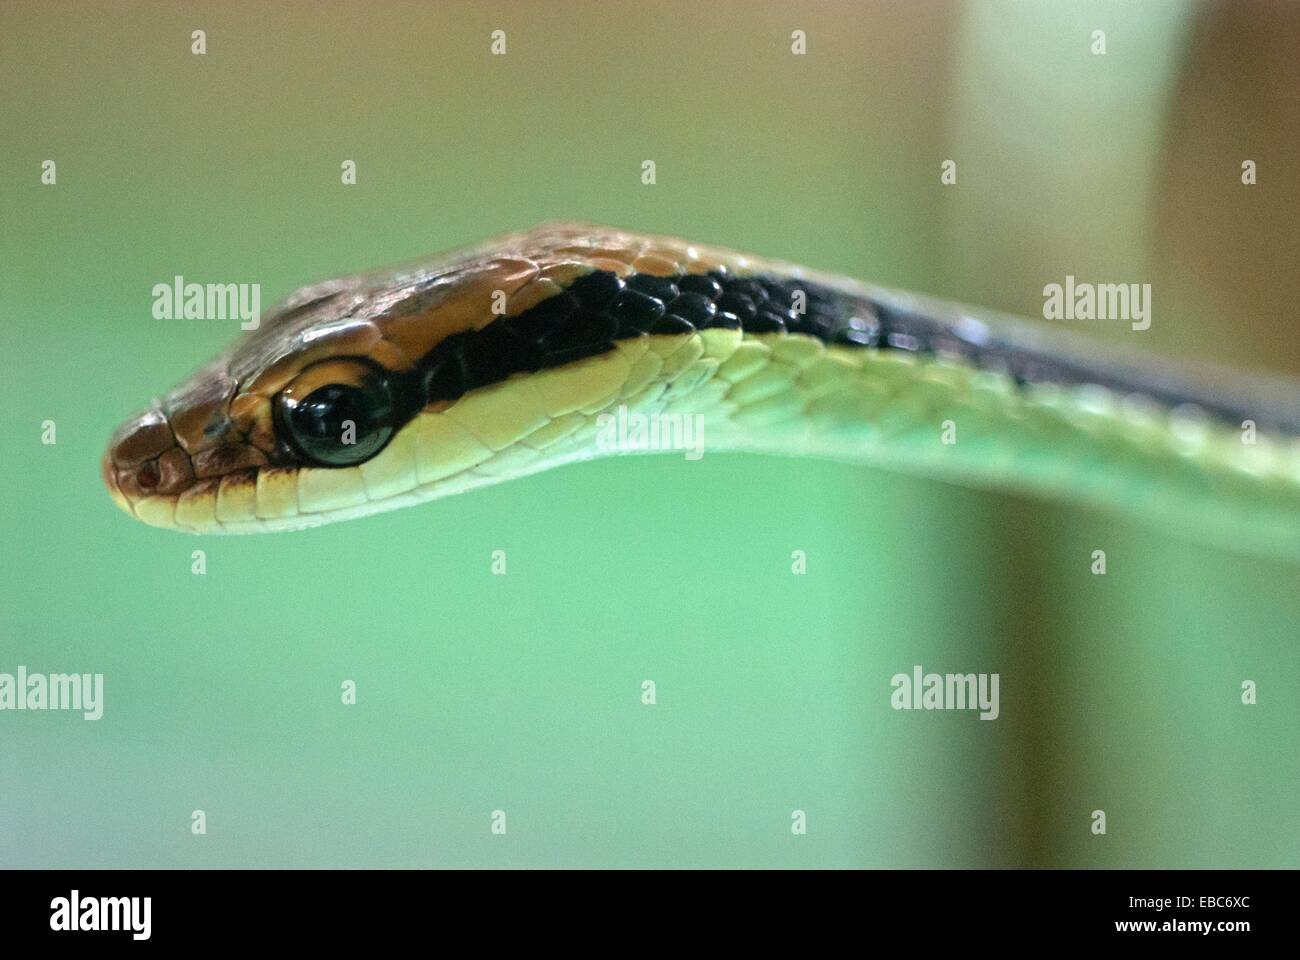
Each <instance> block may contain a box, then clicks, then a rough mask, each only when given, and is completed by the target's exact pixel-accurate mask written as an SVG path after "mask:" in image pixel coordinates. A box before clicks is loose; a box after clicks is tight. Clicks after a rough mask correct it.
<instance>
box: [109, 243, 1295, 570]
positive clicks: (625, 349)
mask: <svg viewBox="0 0 1300 960" xmlns="http://www.w3.org/2000/svg"><path fill="white" fill-rule="evenodd" d="M619 423H622V424H627V423H633V424H640V425H642V426H644V425H645V424H647V423H649V424H651V425H654V424H661V425H662V426H663V429H662V431H660V435H659V437H658V439H659V441H660V442H659V447H660V448H663V449H680V443H679V442H678V441H680V440H681V434H682V429H683V425H686V426H690V425H692V424H697V425H698V429H697V439H701V444H700V446H701V451H703V450H705V449H707V450H708V451H709V452H713V451H723V452H744V453H751V454H754V453H756V454H767V455H783V456H795V457H814V458H821V459H828V460H835V461H842V462H848V463H855V464H861V465H864V466H866V467H869V468H874V469H880V470H888V471H892V472H895V473H900V474H902V475H904V476H907V477H912V478H916V479H921V480H939V481H941V482H943V483H946V484H952V485H957V486H965V487H973V488H980V489H988V490H994V491H1004V492H1009V493H1012V494H1018V495H1026V496H1029V497H1031V498H1040V499H1047V500H1056V501H1062V502H1065V503H1069V504H1074V505H1078V506H1079V507H1081V508H1083V509H1084V510H1085V511H1092V512H1093V513H1097V512H1101V513H1110V514H1118V515H1121V516H1123V517H1128V518H1131V519H1132V520H1134V521H1135V522H1137V523H1138V524H1140V525H1143V526H1144V528H1146V529H1155V528H1159V529H1160V530H1162V531H1163V532H1166V533H1170V532H1171V533H1174V534H1175V535H1179V536H1182V537H1185V538H1190V539H1192V540H1195V541H1199V542H1202V543H1206V544H1210V545H1213V546H1217V547H1224V548H1227V549H1230V550H1234V551H1244V552H1247V553H1254V554H1259V555H1264V556H1268V557H1272V558H1282V559H1284V560H1285V561H1287V562H1291V561H1300V392H1298V391H1297V389H1296V387H1295V385H1294V384H1293V383H1290V382H1288V381H1285V380H1277V381H1266V380H1263V379H1261V378H1253V379H1251V378H1246V377H1244V376H1242V375H1240V374H1233V373H1228V372H1225V371H1222V370H1218V369H1216V368H1212V367H1208V366H1200V367H1194V366H1188V365H1186V364H1184V365H1173V364H1171V363H1169V362H1168V361H1162V360H1157V359H1156V358H1153V357H1151V356H1149V355H1146V354H1143V353H1140V352H1138V351H1136V350H1120V349H1118V348H1117V347H1108V348H1106V349H1103V347H1102V345H1101V344H1100V343H1097V342H1093V341H1090V340H1088V339H1087V338H1084V337H1082V336H1080V335H1079V334H1078V333H1076V332H1072V331H1068V330H1063V329H1056V328H1051V327H1048V326H1046V325H1045V324H1038V323H1031V322H1029V321H1024V320H1019V319H1017V318H1015V317H1011V316H1007V315H1003V314H999V313H996V312H994V311H990V310H983V309H977V308H970V307H965V306H962V305H960V304H956V303H952V302H949V301H945V300H941V299H935V298H928V297H925V296H923V295H919V294H913V293H907V292H903V291H897V290H892V289H889V288H885V287H877V286H873V285H870V284H867V283H863V282H860V281H858V280H855V279H852V278H849V277H844V276H838V275H834V274H831V273H826V272H819V271H816V270H812V269H808V268H804V267H800V266H797V265H795V264H792V263H788V262H786V261H783V260H778V259H769V258H764V257H761V256H756V255H751V254H744V253H739V252H736V251H734V250H731V249H728V248H725V247H719V246H710V245H704V244H696V243H691V242H688V241H685V240H681V239H677V238H674V237H669V236H659V235H653V234H645V233H640V232H637V231H633V230H625V229H618V228H613V227H605V226H599V225H596V224H590V223H578V222H558V223H547V224H543V225H541V226H538V227H535V228H533V229H530V230H524V231H520V232H516V233H511V234H508V235H505V236H501V237H497V238H494V239H492V240H488V241H486V242H484V243H481V244H477V245H474V246H472V247H468V248H462V249H458V250H454V251H451V252H447V253H443V254H440V255H437V256H434V257H431V258H428V259H426V260H424V261H422V262H419V263H414V264H410V265H407V266H402V267H396V268H391V269H386V270H382V271H377V272H369V273H361V274H356V275H352V276H348V277H342V278H338V279H334V280H329V281H326V282H323V283H317V284H313V285H310V286H307V287H304V288H302V289H300V290H298V291H297V292H296V293H293V294H292V295H290V296H289V297H287V298H286V299H285V300H283V301H282V302H281V303H279V304H277V305H276V306H275V307H273V308H271V309H270V310H268V311H267V313H266V315H265V316H263V317H262V318H260V322H259V323H258V325H257V327H256V329H253V330H250V331H248V332H246V333H244V334H243V335H242V336H241V337H239V338H238V339H236V340H235V341H234V342H233V343H232V344H231V345H230V346H229V347H228V348H227V349H226V350H225V351H223V352H222V353H221V354H220V355H219V356H217V357H216V358H215V359H214V360H212V361H211V362H209V363H207V364H205V365H203V366H202V367H200V368H199V369H198V370H197V371H196V372H194V373H193V374H192V375H191V376H190V377H188V378H187V379H185V380H184V381H183V382H181V383H180V384H179V385H178V386H176V387H175V388H173V389H172V390H170V391H169V392H167V393H166V394H164V395H162V396H161V397H159V398H156V399H154V400H153V401H152V402H151V403H149V404H148V405H147V406H146V407H145V408H144V409H143V410H140V411H139V412H138V413H136V414H135V415H133V416H131V417H129V418H128V419H126V420H125V422H123V423H122V424H121V425H120V426H119V427H118V428H117V430H116V431H115V432H114V433H113V435H112V437H111V439H110V442H109V445H108V449H107V452H106V453H105V454H104V456H103V459H102V465H101V472H102V476H103V480H104V482H105V484H106V486H107V488H108V491H109V493H110V495H111V497H112V499H113V500H114V502H116V504H117V505H118V506H119V507H121V508H122V509H123V510H124V511H126V512H127V513H128V514H130V515H131V516H132V517H134V518H136V519H138V520H141V521H144V522H145V523H146V524H150V525H153V526H155V527H164V528H168V529H171V530H178V531H186V532H190V533H194V534H228V533H266V532H274V531H291V530H301V529H304V528H310V527H316V526H320V525H322V524H326V523H331V522H334V521H338V520H347V519H353V518H358V517H364V516H367V515H370V514H375V513H379V512H381V511H387V510H394V509H397V508H401V507H407V506H412V505H415V504H419V503H423V502H425V501H429V500H434V499H437V498H441V497H446V496H449V495H452V494H459V493H464V492H467V491H470V490H473V489H475V488H478V487H482V486H485V485H488V484H494V483H498V482H501V481H505V480H510V479H515V478H519V477H523V476H527V475H529V474H534V473H537V472H539V471H543V470H549V469H551V468H554V467H558V466H561V465H565V464H572V463H577V462H581V461H585V460H591V459H594V458H597V457H603V456H608V455H612V454H618V453H627V452H644V451H645V448H646V447H647V446H650V444H648V443H646V442H645V440H646V437H647V436H649V437H654V435H655V434H654V431H651V432H650V433H649V434H646V433H645V431H644V430H643V431H642V432H641V434H639V435H634V434H636V431H630V432H628V433H627V435H626V436H623V435H616V434H617V431H615V430H614V429H613V428H612V426H611V425H616V424H619ZM674 444H676V446H674ZM773 496H774V498H776V499H780V498H781V497H782V496H783V494H782V493H781V492H780V491H773Z"/></svg>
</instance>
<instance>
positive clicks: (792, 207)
mask: <svg viewBox="0 0 1300 960" xmlns="http://www.w3.org/2000/svg"><path fill="white" fill-rule="evenodd" d="M1298 10H1300V6H1298V5H1295V4H1269V3H1263V2H1258V3H1240V4H1226V3H1225V4H1222V5H1216V4H1211V5H1201V4H1193V3H1161V2H1151V3H1142V4H1133V3H1122V4H1102V3H1077V4H1076V3H1041V4H1024V3H974V4H960V5H954V4H945V3H904V2H901V0H900V2H895V3H887V4H864V3H793V4H783V5H781V6H780V8H778V7H777V6H776V5H771V6H768V5H758V4H753V5H741V4H735V3H725V4H710V5H701V4H696V3H675V4H659V3H657V4H645V3H598V4H597V3H563V4H561V3H546V4H542V3H528V4H523V3H509V4H507V3H495V4H493V3H474V4H452V3H438V4H416V3H410V4H397V3H388V4H385V3H368V4H356V5H352V6H345V5H334V4H312V5H306V4H301V5H299V4H293V5H291V4H287V3H282V4H268V3H260V2H259V3H248V4H242V5H241V4H233V3H220V4H218V3H213V2H205V3H194V4H187V5H185V6H184V7H173V6H172V5H168V4H162V3H157V4H121V3H81V4H54V5H49V4H37V3H5V4H4V5H3V6H0V96H2V101H0V102H2V103H3V107H2V108H0V184H3V187H2V190H3V194H2V207H0V216H2V218H3V229H0V265H2V266H0V271H2V273H0V276H2V277H3V286H0V343H3V351H4V357H5V365H6V375H5V376H4V377H3V378H2V379H0V383H2V386H0V390H3V398H2V399H3V410H4V415H3V418H0V431H2V433H0V440H2V443H3V446H2V447H0V449H2V450H3V455H4V463H5V468H6V469H5V476H6V478H7V484H8V487H9V493H8V495H7V496H5V497H4V498H3V499H2V500H0V504H2V506H0V510H2V511H3V527H2V529H3V531H4V535H3V543H4V549H3V567H2V568H0V583H2V584H3V587H2V588H0V596H2V598H3V609H2V611H0V614H2V621H0V623H2V633H0V671H4V672H13V671H14V670H15V668H16V667H17V666H18V665H19V664H23V665H25V666H26V667H27V668H28V669H29V670H31V671H43V672H63V671H77V672H102V673H103V674H104V675H105V687H106V691H105V699H106V704H105V716H104V718H103V719H102V720H100V721H98V722H94V723H92V722H86V721H84V720H82V719H81V718H80V716H79V715H74V714H66V713H52V712H51V713H11V712H8V711H6V712H4V713H0V866H9V867H42V866H56V867H73V866H78V867H86V866H91V867H143V866H165V867H178V866H183V867H204V866H210V867H237V866H285V867H287V866H312V867H315V866H321V867H325V866H331V867H333V866H507V865H509V866H539V867H540V866H691V867H695V866H700V867H702V866H841V867H847V866H908V867H911V866H958V867H976V866H1112V867H1120V866H1143V867H1176V866H1195V867H1246V866H1256V865H1266V866H1297V865H1300V804H1298V803H1297V796H1296V787H1297V783H1300V756H1298V754H1297V746H1296V744H1297V738H1296V729H1297V726H1298V724H1300V670H1298V669H1297V667H1298V666H1300V662H1298V659H1300V658H1298V657H1297V636H1296V625H1297V623H1300V590H1297V586H1298V585H1300V571H1298V570H1297V569H1296V568H1295V567H1293V566H1286V565H1283V564H1280V563H1278V564H1272V563H1268V562H1265V561H1261V560H1253V559H1247V558H1242V557H1237V556H1233V555H1231V554H1229V553H1226V552H1216V551H1213V550H1209V549H1205V548H1201V547H1197V546H1195V545H1190V544H1187V543H1183V542H1180V541H1178V540H1175V539H1172V538H1167V537H1164V536H1161V535H1157V534H1154V533H1152V532H1151V531H1148V530H1146V529H1144V528H1142V527H1139V526H1136V525H1133V524H1130V523H1127V522H1123V521H1120V520H1115V519H1110V518H1107V517H1102V516H1100V515H1097V514H1092V513H1085V512H1082V511H1076V510H1071V509H1068V508H1064V507H1056V506H1045V505H1041V504H1037V503H1031V502H1028V501H1022V500H1018V499H1013V498H1010V497H1001V496H996V495H992V494H982V493H974V492H969V491H965V490H958V489H954V488H951V487H947V486H943V485H940V484H937V483H931V482H924V481H920V480H916V479H909V478H903V477H898V476H892V475H887V474H883V473H874V472H871V471H869V470H865V469H860V468H855V467H848V466H842V465H834V464H824V463H815V462H804V461H798V460H780V459H761V458H749V457H742V456H726V455H716V454H714V455H706V456H705V457H704V458H703V459H702V460H701V461H699V462H694V463H692V462H688V461H686V460H685V459H683V458H681V457H678V456H669V457H659V458H653V457H652V458H634V459H627V460H609V461H604V462H594V463H590V464H585V465H580V466H575V467H569V468H565V469H562V470H557V471H553V472H550V473H546V474H542V475H539V476H536V477H533V478H529V479H527V480H522V481H519V482H516V483H511V484H506V485H503V486H499V487H493V488H489V489H486V490H483V491H481V492H477V493H474V494H472V495H468V496H464V497H459V498H454V499H450V500H444V501H439V502H437V503H434V504H430V505H426V506H424V507H421V508H418V509H414V510H405V511H399V512H396V513H389V514H383V515H380V516H376V517H373V518H370V519H366V520H363V521H358V522H354V523H347V524H342V525H335V526H330V527H326V528H323V529H319V530H313V531H307V532H304V533H301V534H295V535H284V536H271V537H254V538H234V539H221V538H205V539H192V538H188V537H183V536H179V535H175V534H171V533H167V532H163V531H159V530H155V529H152V528H149V527H146V526H144V525H141V524H136V523H132V522H130V521H129V520H128V519H127V518H126V517H124V516H122V514H121V513H120V512H119V511H118V510H117V509H116V508H114V507H113V505H112V504H111V502H110V501H109V499H108V497H107V495H106V494H105V493H104V491H103V490H102V489H101V486H100V481H99V477H98V461H99V456H100V454H101V452H102V450H103V447H104V445H105V442H106V440H107V437H108V434H109V432H110V431H111V430H112V428H113V427H114V426H115V425H116V424H117V422H119V421H120V420H121V419H122V418H123V417H124V416H125V415H126V414H128V413H130V412H131V411H132V410H134V409H136V408H137V407H138V406H140V405H141V404H142V403H144V402H145V401H147V399H148V398H149V397H151V396H153V395H156V394H158V393H160V392H161V391H163V390H165V389H166V388H168V387H170V386H171V385H172V384H174V383H175V382H176V381H178V380H179V379H180V378H181V377H182V376H183V375H185V374H186V373H188V371H189V370H190V369H191V368H192V367H194V366H196V365H197V364H198V363H199V362H201V361H203V360H206V359H208V358H209V357H210V356H212V355H213V354H215V353H216V352H217V351H218V350H219V349H220V348H221V347H222V346H223V345H224V344H225V343H226V342H227V341H229V340H230V339H231V338H232V337H233V336H234V335H235V334H236V333H237V332H238V331H237V330H236V329H235V326H234V324H233V323H222V322H218V321H188V322H187V321H176V322H161V321H156V320H154V319H152V317H151V315H150V307H151V304H152V298H151V293H150V291H151V288H152V286H153V285H154V284H155V283H158V282H168V281H169V280H170V278H171V277H173V276H174V275H176V274H181V275H184V276H185V277H186V279H187V280H194V281H198V282H209V281H220V282H257V283H260V284H262V289H263V297H264V299H263V303H264V305H269V301H270V300H271V299H274V298H278V297H279V296H280V295H283V294H286V293H288V292H289V291H291V290H292V289H293V288H295V287H296V286H298V285H301V284H302V283H305V282H307V281H310V280H314V279H320V278H323V277H327V276H330V275H332V274H337V273H344V272H353V271H356V270H359V269H363V268H369V267H378V266H383V265H386V264H389V263H391V262H395V261H404V260H409V259H411V258H413V257H417V256H419V255H422V254H426V253H430V252H433V251H436V250H439V249H442V248H445V247H449V246H454V245H459V244H462V243H466V242H471V241H475V240H478V239H481V238H483V237H486V236H489V235H492V234H495V233H498V232H502V231H505V230H510V229H515V228H520V227H524V226H528V225H531V224H533V223H535V222H537V221H541V220H545V219H551V218H582V219H592V220H597V221H604V222H610V223H614V224H618V225H624V226H630V227H634V228H637V229H642V230H649V231H662V232H669V233H675V234H681V235H684V236H687V237H690V238H692V239H696V240H700V241H703V242H716V243H723V244H726V245H730V246H736V247H740V248H742V249H752V250H754V251H757V252H760V253H764V254H768V255H773V256H780V257H784V258H788V259H792V260H795V261H798V262H802V263H806V264H809V265H812V266H816V267H819V268H822V269H827V270H831V271H837V272H843V273H848V274H852V275H856V276H859V277H862V278H864V279H867V280H871V281H874V282H878V283H882V284H886V285H891V286H899V287H906V288H912V289H917V290H923V291H926V292H930V293H934V294H938V295H941V296H946V297H952V298H956V299H961V300H966V301H972V302H978V303H983V304H985V305H988V306H992V307H999V308H1002V309H1006V310H1010V311H1013V312H1018V313H1024V314H1029V315H1038V314H1039V311H1040V310H1041V305H1042V295H1041V289H1042V286H1043V284H1045V283H1049V282H1059V281H1060V280H1061V279H1062V278H1063V277H1064V275H1065V274H1067V273H1071V274H1074V275H1075V276H1078V277H1080V278H1094V279H1102V280H1107V281H1122V282H1130V281H1131V282H1151V283H1152V284H1153V287H1154V294H1153V297H1154V304H1155V319H1154V323H1153V325H1152V328H1151V330H1149V331H1147V332H1146V333H1145V334H1133V333H1131V332H1130V331H1128V329H1127V325H1126V324H1123V323H1119V324H1115V323H1106V322H1096V323H1082V322H1081V323H1078V324H1075V326H1077V327H1082V328H1084V332H1085V333H1087V334H1089V335H1093V336H1096V337H1098V338H1107V339H1111V340H1114V341H1117V342H1121V343H1123V344H1124V345H1125V346H1132V347H1133V348H1134V349H1141V348H1144V349H1148V350H1151V351H1154V352H1160V353H1164V354H1168V355H1173V356H1192V357H1205V358H1211V359H1219V360H1224V361H1227V362H1231V363H1233V364H1235V365H1237V366H1240V367H1254V368H1271V369H1273V370H1275V371H1280V372H1283V373H1290V374H1292V375H1295V374H1300V349H1298V347H1297V338H1296V337H1295V328H1294V322H1295V303H1296V302H1297V301H1298V299H1300V289H1298V286H1297V284H1298V280H1297V271H1296V269H1295V266H1296V264H1297V263H1300V246H1298V244H1300V241H1298V240H1297V234H1298V233H1300V231H1297V217H1298V216H1300V215H1298V214H1297V210H1300V171H1298V167H1297V158H1298V157H1300V149H1298V146H1300V120H1298V119H1297V118H1298V116H1300V111H1298V108H1297V105H1296V104H1297V101H1296V97H1295V90H1296V89H1297V85H1298V84H1297V80H1298V79H1300V78H1298V77H1297V67H1296V62H1295V57H1294V52H1295V49H1297V44H1298V43H1300V41H1298V40H1297V38H1300V22H1298V16H1297V11H1298ZM195 29H203V30H205V31H206V34H207V51H208V52H207V54H206V55H204V56H195V55H193V54H191V52H190V46H191V39H190V35H191V31H193V30H195ZM496 29H502V30H505V31H506V34H507V43H508V48H507V49H508V52H507V54H506V55H505V56H503V57H498V56H491V55H490V54H489V35H490V33H491V31H492V30H496ZM795 29H802V30H804V31H806V33H807V37H808V52H807V54H806V55H805V56H793V55H792V54H791V52H790V42H791V41H790V34H791V31H792V30H795ZM1097 29H1101V30H1105V31H1106V34H1107V53H1106V55H1105V56H1095V55H1093V54H1092V53H1091V50H1090V47H1091V45H1092V31H1093V30H1097ZM1246 158H1249V159H1254V160H1255V161H1256V162H1257V164H1258V168H1259V171H1260V172H1259V183H1258V185H1257V186H1254V187H1250V188H1245V187H1243V186H1242V185H1241V183H1240V180H1239V177H1240V163H1241V160H1242V159H1246ZM46 159H53V160H55V161H56V163H57V176H58V182H57V184H56V185H54V186H43V185H41V183H40V166H41V163H42V161H44V160H46ZM347 159H351V160H355V161H356V163H357V167H358V182H357V184H356V185H355V186H346V187H345V186H343V185H341V184H340V175H339V174H340V164H341V162H342V161H344V160H347ZM646 159H653V160H654V161H655V162H656V164H657V168H658V170H657V173H658V178H657V179H658V182H657V183H656V184H655V185H654V186H643V185H642V184H641V182H640V172H641V163H642V161H643V160H646ZM945 159H953V160H955V161H956V162H957V163H958V183H957V185H956V186H952V187H943V186H941V185H940V183H939V165H940V163H941V162H942V161H943V160H945ZM45 420H53V421H55V423H56V424H57V430H58V433H57V437H58V442H57V444H56V445H53V446H46V445H43V444H42V443H41V442H40V433H41V424H42V422H43V421H45ZM196 548H202V549H204V550H206V551H207V555H208V573H207V575H206V576H194V575H192V574H191V572H190V566H191V551H192V550H194V549H196ZM496 549H503V550H505V551H507V556H508V564H509V566H508V570H509V572H508V574H507V575H506V576H503V577H502V576H492V575H491V574H490V570H489V562H490V554H491V551H493V550H496ZM1094 549H1104V550H1106V552H1107V555H1108V573H1107V575H1106V576H1093V575H1091V573H1090V572H1089V564H1090V562H1091V552H1092V551H1093V550H1094ZM793 550H803V551H805V552H806V554H807V557H808V573H807V575H805V576H794V575H792V574H791V571H790V562H791V560H790V558H791V551H793ZM918 663H919V664H922V665H924V666H925V668H926V669H927V670H930V669H933V670H938V671H939V672H946V671H962V672H964V671H981V672H998V673H1000V674H1001V717H1000V718H999V719H998V720H997V721H995V722H981V721H979V720H977V719H976V718H975V717H974V715H972V714H969V713H955V712H913V713H905V712H895V711H893V710H892V709H890V706H889V694H890V686H889V679H890V677H891V676H892V675H893V674H894V673H896V672H899V671H908V670H910V668H911V667H912V665H913V664H918ZM646 679H651V680H654V681H655V683H656V684H657V691H658V697H657V699H658V702H657V704H655V705H654V706H645V705H643V704H642V703H641V699H640V694H641V683H642V681H643V680H646ZM1244 679H1252V680H1255V681H1256V682H1258V683H1259V685H1260V693H1259V704H1258V705H1257V706H1253V707H1246V706H1243V705H1241V703H1240V700H1239V696H1240V683H1241V681H1242V680H1244ZM344 680H353V681H355V682H356V684H357V689H358V702H357V704H356V705H355V706H344V705H343V704H342V703H341V702H340V684H341V683H342V682H343V681H344ZM197 809H201V810H204V811H205V812H206V815H207V822H208V832H207V835H206V836H194V835H192V834H191V830H190V815H191V811H193V810H197ZM498 809H500V810H504V811H506V814H507V818H508V820H507V823H508V832H507V833H506V835H504V836H497V835H493V834H492V833H491V831H490V829H489V827H490V819H489V818H490V815H491V812H492V811H493V810H498ZM1095 809H1103V810H1105V811H1106V813H1107V817H1108V833H1107V835H1106V836H1094V835H1093V834H1092V833H1091V831H1090V829H1089V827H1090V824H1091V820H1090V814H1091V812H1092V811H1093V810H1095ZM794 810H804V811H806V813H807V818H808V833H807V835H806V836H795V835H793V834H792V832H791V829H790V825H791V812H792V811H794Z"/></svg>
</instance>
